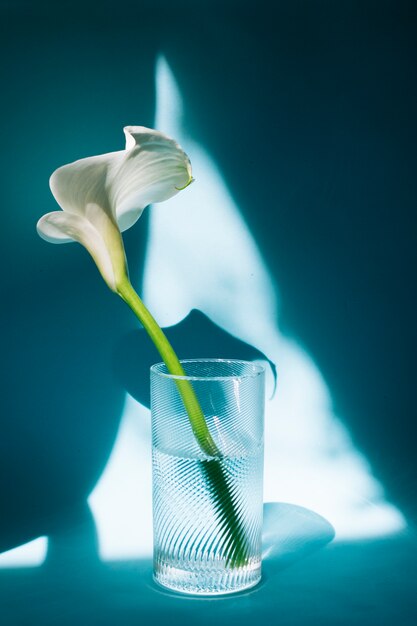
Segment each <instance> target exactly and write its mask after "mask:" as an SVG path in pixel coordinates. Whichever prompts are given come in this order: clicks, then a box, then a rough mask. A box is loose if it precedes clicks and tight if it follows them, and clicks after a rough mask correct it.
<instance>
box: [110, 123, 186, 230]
mask: <svg viewBox="0 0 417 626" xmlns="http://www.w3.org/2000/svg"><path fill="white" fill-rule="evenodd" d="M124 131H125V134H126V147H127V148H128V149H127V150H126V151H125V152H124V153H123V158H122V159H121V160H119V158H117V159H112V161H111V165H110V167H109V173H108V185H109V192H110V198H111V204H112V207H113V212H114V214H115V216H116V219H117V222H118V224H119V228H120V230H121V231H123V230H126V229H127V228H130V226H132V225H133V224H134V223H135V222H136V220H137V219H138V218H139V217H140V215H141V213H142V211H143V209H144V208H145V207H146V206H147V205H148V204H153V203H155V202H163V201H164V200H168V199H169V198H171V197H172V196H175V195H176V194H177V193H178V192H179V191H180V190H181V189H183V188H184V187H186V186H187V185H188V184H190V182H191V181H192V175H191V164H190V160H189V158H188V156H187V155H186V154H185V152H184V151H183V150H182V148H181V147H180V146H179V145H178V144H177V143H176V141H174V140H173V139H170V138H169V137H167V136H166V135H164V134H163V133H160V132H158V131H156V130H151V129H149V128H144V127H143V126H127V127H126V128H125V129H124ZM118 154H120V153H118Z"/></svg>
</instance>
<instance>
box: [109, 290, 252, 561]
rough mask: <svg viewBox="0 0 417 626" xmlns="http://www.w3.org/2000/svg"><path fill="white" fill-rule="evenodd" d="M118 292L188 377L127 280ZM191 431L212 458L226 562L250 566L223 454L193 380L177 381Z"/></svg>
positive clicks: (173, 369)
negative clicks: (216, 441)
mask: <svg viewBox="0 0 417 626" xmlns="http://www.w3.org/2000/svg"><path fill="white" fill-rule="evenodd" d="M117 293H118V294H119V296H120V297H121V298H122V299H123V300H124V301H125V302H126V304H128V305H129V307H130V308H131V309H132V311H133V313H134V314H135V315H136V317H137V318H138V320H139V321H140V322H141V324H142V325H143V327H144V329H145V330H146V332H147V333H148V335H149V337H150V338H151V339H152V341H153V343H154V345H155V347H156V349H157V350H158V352H159V354H160V355H161V358H162V360H163V361H164V363H165V365H166V366H167V369H168V371H169V373H170V374H172V375H173V376H186V373H185V371H184V369H183V367H182V365H181V363H180V361H179V359H178V357H177V355H176V354H175V352H174V349H173V348H172V346H171V344H170V343H169V341H168V339H167V337H166V336H165V334H164V332H163V331H162V329H161V328H160V327H159V326H158V324H157V322H156V321H155V319H154V318H153V316H152V315H151V313H150V312H149V311H148V309H147V308H146V306H145V305H144V303H143V302H142V300H141V299H140V298H139V296H138V294H137V293H136V291H135V290H134V289H133V287H132V285H131V283H130V281H129V280H128V279H127V278H126V279H125V280H123V281H122V282H121V283H120V284H119V287H118V290H117ZM175 383H176V385H177V388H178V391H179V393H180V396H181V399H182V401H183V403H184V407H185V409H186V411H187V414H188V418H189V421H190V425H191V428H192V430H193V433H194V436H195V438H196V440H197V443H198V445H199V446H200V448H201V450H202V452H204V453H205V454H206V455H207V456H209V457H212V458H211V459H209V460H208V462H207V463H205V464H204V474H205V476H206V479H207V483H208V487H209V489H210V492H211V494H212V497H213V502H214V504H215V506H216V509H217V513H218V519H219V523H220V526H221V528H222V530H223V532H224V533H225V543H224V545H225V546H226V560H227V563H228V564H229V565H230V566H231V567H238V566H240V565H245V564H246V563H247V560H248V557H247V553H248V548H247V543H246V540H245V532H244V529H243V527H242V524H241V520H240V518H239V514H238V512H237V510H236V507H235V504H234V501H233V493H232V491H231V485H230V484H229V481H228V476H227V474H226V472H225V470H224V468H223V466H222V464H221V456H222V455H221V453H220V451H219V449H218V448H217V446H216V443H215V442H214V440H213V438H212V436H211V434H210V431H209V429H208V426H207V423H206V419H205V417H204V414H203V411H202V409H201V406H200V403H199V401H198V399H197V396H196V395H195V392H194V389H193V387H192V385H191V383H190V381H188V380H185V379H181V378H179V379H175Z"/></svg>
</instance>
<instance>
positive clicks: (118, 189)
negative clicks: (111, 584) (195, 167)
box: [37, 126, 248, 566]
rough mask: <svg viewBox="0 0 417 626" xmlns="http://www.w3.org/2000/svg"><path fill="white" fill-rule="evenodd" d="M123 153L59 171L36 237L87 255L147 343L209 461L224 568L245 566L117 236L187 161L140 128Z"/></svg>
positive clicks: (216, 462)
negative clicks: (53, 207)
mask: <svg viewBox="0 0 417 626" xmlns="http://www.w3.org/2000/svg"><path fill="white" fill-rule="evenodd" d="M124 131H125V134H126V149H125V150H121V151H120V152H112V153H110V154H103V155H100V156H94V157H89V158H86V159H81V160H79V161H75V162H74V163H70V164H69V165H64V166H63V167H60V168H59V169H57V170H56V171H55V172H54V173H53V174H52V176H51V179H50V187H51V191H52V193H53V195H54V197H55V199H56V201H57V202H58V204H59V205H60V207H61V209H62V211H53V212H52V213H47V214H46V215H44V216H43V217H41V219H40V220H39V221H38V224H37V230H38V233H39V235H40V236H41V237H42V238H43V239H45V240H46V241H49V242H52V243H66V242H69V241H78V242H79V243H81V244H82V245H83V246H85V248H86V249H87V250H88V251H89V253H90V254H91V256H92V257H93V259H94V261H95V262H96V264H97V267H98V269H99V270H100V273H101V275H102V276H103V278H104V280H105V281H106V283H107V284H108V286H109V287H110V289H111V290H112V291H114V292H115V293H117V294H118V295H119V296H120V297H121V298H123V300H124V301H125V302H126V303H127V304H128V305H129V307H130V308H131V309H132V311H133V312H134V314H135V315H136V317H137V318H138V319H139V321H140V322H141V323H142V325H143V327H144V328H145V330H146V332H147V333H148V335H149V336H150V338H151V339H152V341H153V343H154V344H155V347H156V348H157V350H158V351H159V353H160V355H161V357H162V359H163V360H164V362H165V364H166V366H167V368H168V371H169V372H170V373H171V374H173V375H175V376H178V377H179V378H178V380H177V381H176V383H177V387H178V391H179V393H180V396H181V398H182V400H183V403H184V407H185V409H186V411H187V414H188V418H189V421H190V426H191V428H192V430H193V432H194V435H195V437H196V440H197V442H198V444H199V446H200V448H201V450H202V451H203V452H204V453H205V454H206V455H207V456H208V457H209V458H210V459H211V461H212V462H211V463H208V464H207V467H206V472H207V477H208V480H209V482H210V484H211V486H212V487H213V489H214V490H215V491H216V495H215V497H214V502H215V506H216V507H217V508H218V510H219V519H220V520H221V525H222V528H223V531H224V533H225V537H226V542H225V545H227V561H228V563H230V565H231V566H236V565H243V564H247V558H248V557H247V543H246V540H245V538H244V531H243V527H242V526H241V519H240V514H239V511H238V510H237V509H236V504H235V502H234V500H233V493H232V491H231V489H230V487H229V483H228V480H229V479H228V476H227V475H226V474H225V473H224V469H223V467H222V465H221V462H220V461H221V454H220V452H219V450H218V448H217V446H216V443H215V441H214V439H213V438H212V436H211V433H210V431H209V428H208V426H207V423H206V420H205V416H204V413H203V411H202V409H201V406H200V403H199V401H198V399H197V396H196V395H195V392H194V389H193V387H192V385H190V383H189V381H188V380H185V379H183V378H184V376H185V371H184V369H183V367H182V365H181V363H180V361H179V360H178V357H177V355H176V354H175V352H174V350H173V348H172V346H171V344H170V343H169V341H168V339H167V338H166V336H165V334H164V332H163V331H162V329H161V328H160V327H159V326H158V324H157V322H156V321H155V319H154V318H153V317H152V315H151V313H150V312H149V311H148V309H147V308H146V306H145V305H144V303H143V302H142V300H141V299H140V297H139V295H138V294H137V293H136V291H135V290H134V288H133V286H132V284H131V283H130V280H129V274H128V268H127V261H126V256H125V250H124V246H123V239H122V235H121V233H122V231H124V230H126V229H127V228H129V227H130V226H133V224H134V223H135V222H136V221H137V219H138V218H139V217H140V215H141V213H142V211H143V209H144V208H145V207H146V206H147V205H148V204H151V203H155V202H162V201H164V200H168V199H169V198H171V197H172V196H174V195H175V194H176V193H178V192H179V191H180V190H181V189H184V188H185V187H187V186H188V185H189V184H190V183H191V182H192V180H193V179H192V176H191V164H190V161H189V159H188V157H187V155H186V154H185V152H183V150H182V149H181V147H180V146H179V145H178V144H177V143H176V142H175V141H174V140H173V139H170V138H169V137H167V136H166V135H163V134H162V133H160V132H159V131H156V130H151V129H149V128H144V127H143V126H127V127H126V128H125V129H124Z"/></svg>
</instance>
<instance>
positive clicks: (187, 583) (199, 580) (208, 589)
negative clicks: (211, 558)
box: [154, 562, 261, 596]
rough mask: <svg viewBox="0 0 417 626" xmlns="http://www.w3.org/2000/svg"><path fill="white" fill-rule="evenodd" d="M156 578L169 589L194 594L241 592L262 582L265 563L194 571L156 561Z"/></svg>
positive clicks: (210, 594)
mask: <svg viewBox="0 0 417 626" xmlns="http://www.w3.org/2000/svg"><path fill="white" fill-rule="evenodd" d="M154 580H155V582H156V583H158V584H159V585H161V586H162V587H165V588H166V589H170V590H171V591H177V592H179V593H185V594H190V595H198V596H219V595H225V594H229V593H238V592H239V591H244V590H246V589H250V588H251V587H254V586H255V585H257V584H258V583H259V582H260V580H261V563H256V564H252V565H247V566H246V567H240V568H236V569H223V570H220V571H219V570H211V571H210V570H209V571H201V570H194V571H193V570H185V569H178V568H177V567H173V566H172V565H168V564H167V563H161V562H159V563H157V564H156V565H155V569H154Z"/></svg>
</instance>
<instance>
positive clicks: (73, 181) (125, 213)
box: [37, 126, 193, 292]
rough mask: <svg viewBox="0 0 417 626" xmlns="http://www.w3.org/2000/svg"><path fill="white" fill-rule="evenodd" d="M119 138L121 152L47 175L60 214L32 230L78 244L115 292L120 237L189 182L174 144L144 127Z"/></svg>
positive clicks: (123, 269) (185, 162) (122, 273)
mask: <svg viewBox="0 0 417 626" xmlns="http://www.w3.org/2000/svg"><path fill="white" fill-rule="evenodd" d="M124 132H125V135H126V149H125V150H121V151H119V152H112V153H109V154H103V155H100V156H93V157H89V158H85V159H80V160H79V161H75V162H74V163H70V164H69V165H64V166H63V167H60V168H58V169H57V170H56V171H55V172H54V173H53V174H52V176H51V178H50V187H51V191H52V193H53V195H54V197H55V199H56V201H57V202H58V204H59V205H60V207H61V209H62V211H53V212H52V213H47V214H46V215H44V216H43V217H41V219H40V220H39V222H38V224H37V229H38V233H39V235H40V236H41V237H42V238H43V239H45V240H46V241H49V242H51V243H66V242H70V241H78V242H79V243H81V244H82V245H83V246H84V247H85V248H86V249H87V250H88V251H89V253H90V254H91V256H92V257H93V259H94V261H95V263H96V264H97V267H98V269H99V270H100V273H101V275H102V276H103V278H104V280H105V281H106V283H107V284H108V286H109V287H110V289H112V290H113V291H116V292H118V291H119V286H120V284H121V282H123V281H124V280H125V279H126V277H127V266H126V259H125V253H124V247H123V241H122V237H121V235H120V233H121V232H123V231H124V230H126V229H127V228H130V227H131V226H133V224H134V223H135V222H136V221H137V220H138V218H139V217H140V215H141V214H142V212H143V209H144V208H145V207H146V206H147V205H148V204H151V203H156V202H163V201H164V200H168V199H169V198H171V197H172V196H174V195H175V194H176V193H178V192H179V191H180V190H181V189H184V188H185V187H187V185H189V184H190V183H191V182H192V180H193V179H192V175H191V164H190V161H189V159H188V157H187V155H186V154H185V152H184V151H183V150H182V149H181V147H180V146H179V145H178V144H177V143H176V142H175V141H174V140H173V139H170V138H169V137H167V136H166V135H164V134H162V133H160V132H159V131H156V130H152V129H149V128H145V127H143V126H127V127H126V128H125V129H124Z"/></svg>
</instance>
